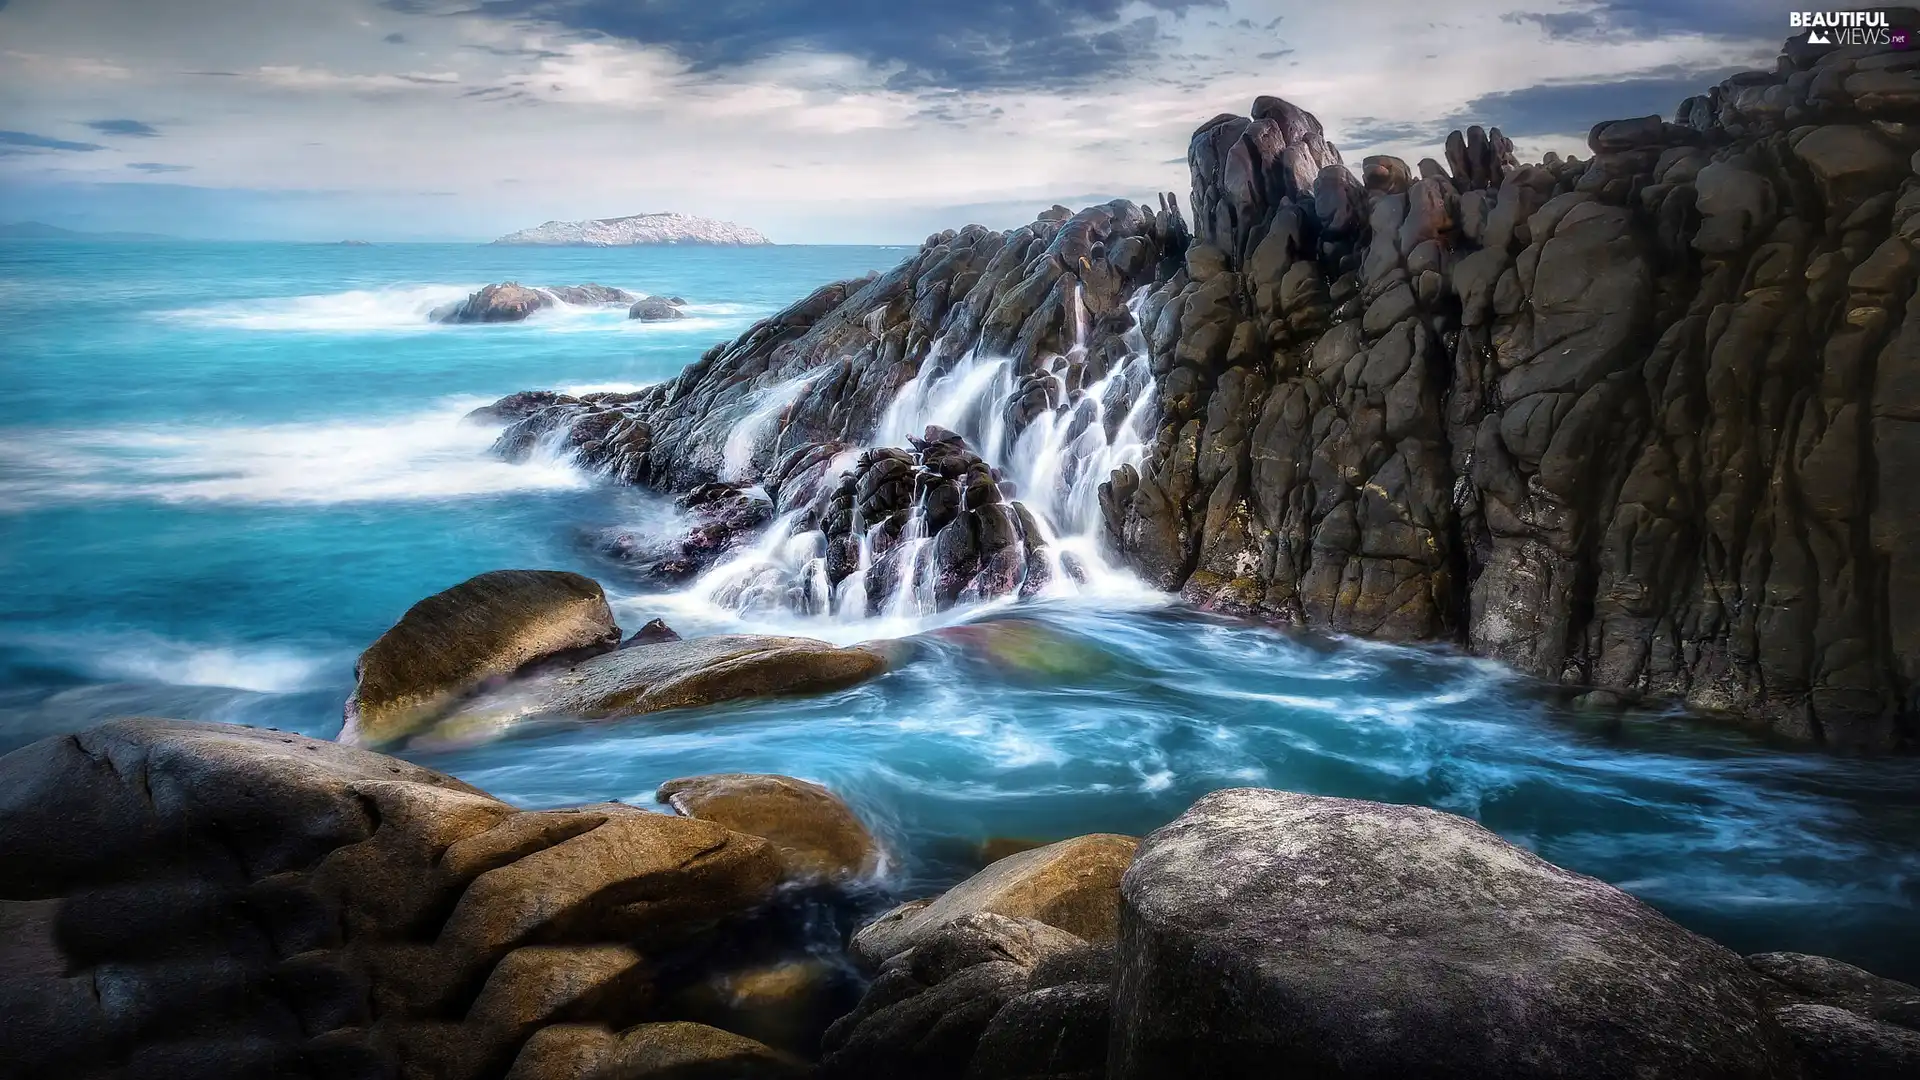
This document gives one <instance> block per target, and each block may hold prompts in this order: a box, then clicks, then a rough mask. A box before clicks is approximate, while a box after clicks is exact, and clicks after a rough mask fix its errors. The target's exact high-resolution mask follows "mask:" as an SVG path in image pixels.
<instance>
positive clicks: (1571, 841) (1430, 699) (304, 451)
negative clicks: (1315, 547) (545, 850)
mask: <svg viewBox="0 0 1920 1080" xmlns="http://www.w3.org/2000/svg"><path fill="white" fill-rule="evenodd" d="M906 254H907V251H906V249H901V248H872V247H771V248H749V249H735V250H727V249H698V248H664V249H610V250H596V249H538V248H514V247H505V248H502V247H487V246H479V245H430V244H419V245H378V246H373V247H345V246H331V245H314V244H193V243H145V244H136V243H112V244H89V243H76V242H52V243H36V242H12V243H5V244H0V576H4V579H5V581H6V587H5V592H4V598H3V599H0V751H3V750H7V749H12V748H15V747H18V746H21V745H24V744H25V743H27V742H29V741H32V740H34V739H37V738H40V737H43V736H46V735H50V734H57V733H61V732H66V731H73V730H77V729H80V728H83V727H85V726H87V725H89V724H92V723H94V722H97V721H99V720H102V719H105V718H108V717H113V716H124V715H158V716H174V717H183V718H192V719H203V720H218V721H230V722H235V723H246V724H256V725H264V726H274V727H279V728H282V729H285V730H294V731H301V732H305V733H308V734H311V735H315V736H320V737H332V736H333V735H335V734H337V733H338V731H339V729H340V725H341V704H342V702H343V701H344V700H345V698H346V696H347V695H348V693H349V692H350V690H351V689H352V686H353V662H354V657H355V656H356V654H357V653H358V652H359V651H360V650H361V649H362V648H364V647H365V646H366V645H367V644H369V643H370V642H372V641H373V640H374V639H375V638H376V637H378V636H379V634H380V633H381V632H382V631H384V630H385V629H386V628H387V627H388V626H390V625H391V624H392V623H393V622H394V620H396V619H397V618H398V617H399V616H400V614H401V613H402V612H404V611H405V610H406V608H407V607H408V606H409V605H411V604H412V603H413V602H414V601H416V600H418V599H420V598H421V597H424V596H426V595H428V594H430V593H433V592H436V591H438V590H440V589H443V588H446V587H447V586H450V585H452V584H455V583H457V582H459V581H461V580H463V579H465V578H467V577H469V576H471V575H473V574H476V573H480V572H482V571H486V570H493V569H501V568H508V567H546V568H562V569H571V570H577V571H580V572H582V573H586V574H589V575H591V576H593V577H595V578H596V579H598V580H600V581H601V582H602V583H603V584H604V585H605V586H606V588H607V591H608V593H609V594H610V596H611V598H612V600H613V603H614V608H615V611H616V613H617V614H618V615H619V616H620V621H621V625H622V626H623V627H625V628H627V629H629V630H631V629H634V628H636V627H638V626H639V625H640V624H642V623H644V622H645V621H646V620H647V619H649V618H652V617H655V616H663V617H665V618H666V619H667V620H668V621H669V622H670V623H671V624H673V625H674V626H675V627H676V628H677V629H679V630H680V632H681V633H683V634H692V633H697V632H712V631H719V630H740V629H755V630H761V629H775V630H783V631H788V632H802V633H812V634H816V635H819V636H828V637H831V638H833V639H835V640H840V641H847V642H852V641H858V640H863V639H865V638H869V637H877V636H894V635H898V634H912V633H918V632H923V631H926V630H929V629H932V628H933V627H934V625H935V624H936V623H937V624H939V625H940V626H941V627H943V629H941V630H940V632H939V633H938V634H937V635H935V636H934V637H932V638H930V639H927V640H928V641H929V644H928V646H927V647H926V648H925V649H924V650H922V653H921V655H920V657H919V658H918V659H916V660H914V661H912V662H911V663H908V664H906V665H904V666H903V667H901V668H899V669H898V670H896V671H894V672H892V673H890V674H888V675H886V676H885V677H883V678H881V679H879V680H877V681H875V682H872V683H869V684H866V685H864V686H860V687H856V688H853V689H850V690H846V691H842V692H840V693H837V694H831V695H826V696H822V697H816V698H808V699H792V700H778V701H765V702H757V703H749V704H735V705H728V706H724V707H719V708H711V709H696V710H683V711H679V712H674V713H670V714H664V715H657V716H650V717H644V718H639V719H633V720H625V721H613V722H602V723H592V724H588V723H549V724H542V725H533V726H529V727H526V728H523V729H520V730H516V731H512V732H509V733H507V734H506V735H505V736H504V737H502V738H500V739H497V740H495V741H492V742H487V743H482V744H470V745H468V744H463V745H428V746H421V747H417V748H411V749H408V750H406V751H404V753H405V755H406V756H408V757H411V758H413V759H415V760H418V761H420V762H421V763H423V764H426V765H429V766H432V767H434V768H438V769H442V770H445V771H447V772H451V773H453V774H454V775H456V776H459V777H461V778H463V779H466V780H468V781H470V782H472V783H475V784H477V785H479V786H481V787H483V788H485V789H487V790H489V791H492V792H494V793H495V794H497V795H499V796H501V797H503V798H506V799H509V800H511V801H513V802H516V803H519V804H521V805H525V806H530V807H547V806H559V805H566V804H570V803H578V802H590V801H598V800H604V799H616V798H617V799H623V800H626V801H630V802H636V803H642V804H647V803H650V802H651V798H652V792H653V790H654V788H655V787H656V786H657V785H658V784H659V783H660V782H662V781H664V780H667V779H670V778H673V777H677V776H685V775H690V774H696V773H703V772H717V771H749V772H753V771H767V772H783V773H789V774H793V775H797V776H802V777H806V778H809V779H814V780H818V781H820V782H822V783H824V784H826V785H827V786H829V787H831V788H833V789H834V790H835V791H837V792H839V793H841V794H842V795H843V796H845V797H846V798H847V799H848V800H849V801H850V802H851V803H852V804H853V805H854V806H855V807H856V808H857V809H858V810H859V811H861V813H862V814H863V815H864V816H865V817H866V818H867V819H868V820H869V821H870V822H872V823H873V824H874V826H875V827H876V831H878V832H879V833H880V834H881V835H882V836H883V837H884V838H885V839H886V841H887V842H888V844H889V846H890V848H891V849H892V851H893V853H894V856H895V859H894V865H893V867H892V869H891V870H890V874H891V877H890V884H891V885H892V887H894V888H895V889H897V890H898V891H899V892H900V893H901V894H902V895H915V894H924V893H926V892H929V891H932V890H934V889H937V888H939V887H941V886H943V885H945V884H947V883H950V882H951V881H953V880H955V879H956V878H957V877H959V876H961V875H963V874H964V873H965V872H966V869H967V867H968V865H969V861H970V860H971V859H972V858H973V852H974V850H975V848H976V847H977V845H978V844H979V843H980V842H982V841H984V840H986V839H989V838H996V837H998V838H1020V839H1029V840H1045V839H1052V838H1059V837H1064V836H1071V835H1076V834H1079V833H1085V832H1092V831H1111V832H1127V833H1136V834H1137V833H1142V832H1145V831H1147V830H1151V829H1153V828H1155V827H1157V826H1158V825H1160V824H1163V823H1165V822H1166V821H1168V820H1169V819H1171V818H1172V817H1174V816H1175V815H1177V814H1178V813H1179V812H1180V811H1181V810H1183V809H1184V808H1185V807H1186V806H1187V805H1188V804H1190V803H1191V802H1192V801H1193V800H1194V799H1195V798H1197V797H1198V796H1200V795H1202V794H1204V793H1206V792H1208V791H1211V790H1214V789H1216V788H1220V787H1229V786H1244V785H1253V786H1268V787H1280V788H1288V789H1292V790H1298V791H1307V792H1314V793H1320V794H1330V795H1343V796H1352V797H1360V798H1369V799H1380V800H1386V801H1392V802H1406V803H1421V804H1425V805H1430V806H1436V807H1440V808H1442V809H1446V810H1451V811H1454V812H1457V813H1462V814H1467V815H1470V816H1472V817H1475V818H1477V819H1478V820H1480V821H1482V822H1483V823H1485V824H1486V825H1487V826H1488V827H1490V828H1492V829H1494V830H1496V831H1498V832H1499V833H1501V834H1502V835H1504V836H1506V837H1507V838H1508V839H1510V840H1513V841H1515V842H1517V843H1519V844H1522V845H1524V846H1526V847H1528V848H1531V849H1533V850H1535V851H1537V852H1539V853H1540V854H1542V855H1543V856H1545V857H1547V858H1549V859H1551V860H1553V861H1555V862H1557V863H1560V864H1562V865H1565V866H1568V867H1571V868H1573V869H1575V870H1578V871H1581V872H1584V873H1588V874H1592V875H1594V876H1596V877H1600V878H1603V879H1605V880H1608V881H1611V882H1614V883H1615V884H1618V885H1620V886H1621V887H1623V888H1625V889H1628V890H1629V891H1631V892H1633V893H1635V894H1636V895H1639V896H1640V897H1642V898H1644V899H1646V900H1648V901H1649V902H1651V903H1653V904H1654V905H1656V906H1658V907H1660V908H1661V909H1662V910H1664V911H1666V912H1668V913H1669V914H1671V915H1673V916H1674V917H1675V918H1677V919H1679V920H1680V921H1681V922H1683V923H1685V924H1686V925H1689V926H1691V927H1693V928H1694V929H1697V930H1700V931H1702V932H1705V933H1708V934H1710V935H1712V936H1714V937H1716V938H1718V939H1719V940H1721V941H1723V942H1725V943H1727V944H1728V945H1730V946H1732V947H1734V948H1736V949H1740V950H1742V951H1759V950H1771V949H1793V950H1801V951H1809V952H1817V953H1824V954H1828V955H1833V956H1838V957H1841V958H1843V959H1847V960H1851V961H1853V962H1856V963H1861V964H1863V965H1865V966H1868V967H1870V968H1872V969H1873V970H1875V971H1877V972H1880V973H1882V974H1885V975H1889V976H1893V977H1897V978H1905V979H1908V980H1913V979H1916V978H1920V935H1915V934H1914V933H1913V931H1912V927H1913V926H1914V925H1915V915H1916V912H1917V910H1920V762H1915V761H1913V760H1911V759H1877V760H1876V759H1850V758H1842V757H1836V756H1831V755H1827V754H1822V753H1809V752H1805V751H1803V750H1799V749H1796V748H1793V747H1790V746H1783V745H1780V744H1778V743H1774V742H1770V741H1766V740H1764V739H1761V738H1759V737H1755V736H1752V735H1749V734H1746V733H1743V732H1741V731H1737V730H1734V729H1732V728H1729V727H1726V726H1723V725H1716V724H1712V723H1705V722H1699V721H1695V720H1692V719H1689V718H1685V717H1679V716H1637V717H1627V718H1624V719H1622V718H1617V717H1605V716H1596V715H1593V714H1588V713H1583V712H1581V711H1579V710H1576V709H1574V708H1572V707H1570V706H1569V705H1568V704H1567V699H1566V697H1565V695H1564V694H1562V693H1559V692H1556V691H1553V690H1551V689H1550V688H1544V687H1540V686H1537V685H1535V684H1532V683H1530V682H1528V681H1527V680H1524V679H1521V678H1519V677H1517V676H1515V675H1514V674H1513V673H1511V672H1509V671H1507V670H1505V669H1504V668H1502V667H1500V666H1499V665H1497V664H1493V663H1490V662H1487V661H1483V660H1478V659H1475V658H1472V657H1467V656H1463V655H1460V654H1459V653H1457V652H1455V651H1452V650H1448V649H1440V648H1434V649H1417V648H1403V647H1397V646H1387V645H1381V644H1373V643H1367V642H1359V641H1351V640H1341V639H1330V638H1320V637H1316V636H1312V635H1296V634H1287V633H1282V632H1279V631H1275V630H1269V629H1263V628H1259V627H1253V626H1248V625H1244V624H1239V623H1235V622H1232V621H1228V620H1222V619H1216V618H1212V617H1207V616H1203V615H1200V614H1198V613H1194V612H1190V611H1186V610H1184V609H1182V608H1180V607H1179V606H1178V605H1176V604H1173V603H1171V602H1170V601H1169V600H1168V599H1167V598H1165V597H1160V596H1157V595H1154V594H1152V593H1150V592H1148V591H1147V590H1145V589H1144V588H1141V587H1139V586H1138V585H1137V584H1134V583H1130V582H1129V581H1127V580H1125V579H1124V576H1115V577H1114V579H1112V580H1108V581H1106V582H1105V583H1104V585H1105V587H1103V588H1100V589H1095V590H1091V591H1090V592H1089V593H1088V594H1087V595H1082V596H1078V597H1066V598H1049V599H1044V600H1040V601H1035V602H1030V603H1026V604H1021V605H1004V604H1003V605H999V606H996V607H995V608H993V609H992V610H990V611H985V612H979V611H976V612H959V613H949V614H947V615H944V616H940V617H938V618H937V619H929V618H920V619H914V618H911V617H905V618H898V619H893V620H889V621H887V622H886V623H885V624H884V625H882V624H863V623H861V622H859V621H852V622H848V621H844V620H836V621H812V622H807V621H804V620H798V619H794V620H789V621H787V622H784V623H783V622H779V621H778V620H774V621H771V622H769V621H765V620H762V621H757V622H752V623H746V622H743V621H742V618H741V617H740V616H737V615H733V614H731V613H730V612H728V611H727V610H725V609H723V608H721V607H719V606H716V605H715V604H713V603H711V602H709V601H708V599H707V598H706V597H705V596H704V595H703V594H701V593H700V592H699V591H698V590H697V589H691V590H684V591H682V592H679V593H674V594H667V595H661V594H657V593H650V592H649V591H648V590H647V589H646V588H644V587H642V586H641V585H639V584H638V583H637V582H636V581H633V580H631V579H626V578H623V576H622V574H623V570H622V568H621V566H620V565H619V564H618V563H615V562H613V561H611V560H609V559H607V558H605V557H604V556H602V555H601V554H599V544H598V541H599V539H600V538H601V537H603V536H604V535H606V534H607V532H608V531H609V530H616V529H629V530H631V529H664V528H669V527H670V526H671V523H672V521H673V520H674V511H673V509H672V507H671V505H670V503H668V502H666V501H665V500H662V499H661V498H659V497H657V496H653V495H650V494H648V493H646V492H642V491H638V490H634V489H630V488H620V487H615V486H612V485H609V484H607V483H605V482H604V481H602V480H601V479H600V478H598V477H596V476H594V475H591V474H589V473H587V472H585V471H583V470H581V469H580V468H578V467H576V466H575V465H574V464H573V463H572V462H570V461H568V460H566V459H565V458H563V457H559V456H556V455H553V454H548V455H546V456H540V457H536V458H535V460H532V461H529V462H526V463H523V464H517V465H510V464H507V463H504V462H502V461H499V460H496V459H494V458H492V457H491V456H490V455H489V454H488V447H489V446H490V444H491V443H492V441H493V438H494V436H495V434H496V429H495V428H491V427H488V426H485V425H482V424H475V423H470V422H467V421H465V420H464V419H463V417H465V415H466V414H467V413H468V412H469V411H471V410H472V409H473V408H475V407H476V406H478V405H481V404H484V403H486V402H488V401H491V400H493V399H495V398H497V397H500V396H502V395H504V394H507V393H511V392H513V391H516V390H521V389H529V388H551V389H560V390H567V391H572V392H582V391H585V390H589V389H627V388H633V387H638V386H641V385H645V384H647V383H650V382H655V381H658V380H661V379H665V378H669V377H671V376H672V375H673V373H674V372H676V371H677V370H678V369H679V368H680V367H682V366H683V365H685V364H686V363H688V362H690V361H692V360H693V359H695V358H696V357H698V356H699V354H700V353H701V352H702V351H703V350H704V349H706V348H707V347H709V346H711V345H712V344H713V343H715V342H717V341H721V340H725V339H730V338H732V337H733V336H735V335H736V334H738V333H739V332H741V331H742V330H744V329H745V328H746V327H747V326H748V325H750V324H751V323H752V322H753V321H754V320H755V319H757V318H760V317H762V316H765V315H768V314H771V313H773V312H775V311H777V310H778V309H779V308H781V307H782V306H784V305H785V304H787V303H789V302H791V301H793V300H795V299H798V298H799V297H801V296H802V295H804V294H806V293H807V292H808V291H810V290H811V289H813V288H814V287H816V286H818V285H820V284H822V283H824V282H826V281H829V280H833V279H837V278H843V277H849V276H853V275H856V274H860V273H864V272H866V271H869V270H883V269H885V268H887V267H889V266H891V265H893V264H894V263H896V262H898V261H899V260H900V259H902V258H903V257H905V255H906ZM503 280H517V281H520V282H523V283H526V284H534V285H573V284H580V283H585V282H598V283H601V284H606V285H615V286H620V287H622V288H626V289H628V290H630V291H633V292H636V293H661V294H668V295H676V296H681V297H684V298H686V300H687V301H688V308H687V310H688V311H689V312H690V313H691V316H692V317H690V318H688V319H685V320H681V321H677V322H671V323H637V322H630V321H628V320H627V319H626V318H625V312H624V311H623V310H621V309H619V308H612V309H569V308H562V309H558V310H554V311H549V312H543V313H541V314H539V315H536V316H535V317H534V318H533V319H531V320H529V321H528V322H526V323H523V324H515V325H504V326H442V325H436V324H433V323H431V322H430V321H429V320H428V319H427V312H428V311H430V310H431V309H432V308H434V307H435V306H438V305H440V304H443V303H446V302H449V301H452V300H457V299H459V298H461V297H463V296H464V295H466V294H467V293H468V292H470V291H472V290H473V289H475V288H478V287H479V286H480V285H483V284H485V283H487V282H492V281H503Z"/></svg>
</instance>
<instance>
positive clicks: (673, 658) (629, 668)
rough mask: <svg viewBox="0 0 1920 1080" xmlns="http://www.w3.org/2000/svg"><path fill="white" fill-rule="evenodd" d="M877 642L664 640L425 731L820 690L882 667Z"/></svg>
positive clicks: (541, 679)
mask: <svg viewBox="0 0 1920 1080" xmlns="http://www.w3.org/2000/svg"><path fill="white" fill-rule="evenodd" d="M886 670H887V658H886V656H885V655H884V654H883V653H882V652H880V651H879V650H875V649H870V648H866V647H864V646H854V647H851V648H845V647H841V646H838V645H833V644H830V643H828V642H825V641H816V640H814V639H812V638H796V637H772V636H766V635H756V634H720V635H716V636H713V637H703V638H693V639H691V640H681V639H678V638H675V639H673V640H658V641H654V642H651V643H648V644H645V645H643V646H641V647H636V648H631V649H618V650H617V651H614V652H610V653H606V654H605V655H600V656H595V657H592V658H591V659H588V660H583V661H581V662H580V663H578V664H575V665H573V666H571V667H568V668H566V669H564V670H552V671H548V672H545V673H542V674H539V675H537V676H534V677H531V678H527V679H523V680H519V681H517V682H514V683H510V684H508V685H505V686H503V687H501V688H500V689H499V690H497V691H495V692H493V693H490V694H487V695H484V696H482V697H479V698H476V699H474V700H472V701H470V702H468V703H466V704H464V705H462V706H461V707H460V708H459V709H458V710H457V711H455V712H453V713H452V714H451V715H449V716H447V717H446V718H445V719H443V720H442V721H440V722H439V723H438V724H436V725H435V726H434V728H433V730H432V731H431V733H430V735H429V736H425V737H426V738H427V740H428V741H429V742H430V743H432V744H434V745H462V744H466V743H471V742H476V741H482V740H485V739H489V738H493V737H496V736H498V735H499V734H501V733H502V732H503V731H504V730H506V729H507V728H509V727H510V726H511V725H513V724H514V723H516V722H518V721H520V720H522V719H524V718H526V717H531V716H567V717H576V718H580V719H588V720H613V719H620V718H624V717H631V716H643V715H646V714H648V713H655V712H661V711H663V710H667V709H683V708H693V707H697V706H702V705H713V704H718V703H720V702H723V701H737V700H741V699H747V698H764V697H777V696H782V695H787V694H817V693H826V692H828V691H832V690H839V689H843V688H845V687H848V686H852V685H854V684H856V683H859V682H863V681H865V680H867V679H871V678H874V677H875V676H878V675H881V674H883V673H884V672H885V671H886Z"/></svg>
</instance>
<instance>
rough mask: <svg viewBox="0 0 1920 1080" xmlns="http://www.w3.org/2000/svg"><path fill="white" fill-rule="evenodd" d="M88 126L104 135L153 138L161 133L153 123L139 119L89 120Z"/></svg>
mask: <svg viewBox="0 0 1920 1080" xmlns="http://www.w3.org/2000/svg"><path fill="white" fill-rule="evenodd" d="M87 126H88V127H90V128H92V129H93V130H95V131H97V132H99V133H100V134H102V135H128V136H133V137H136V138H141V139H151V138H153V137H155V136H157V135H159V134H160V130H159V129H158V128H156V127H154V126H153V125H152V124H145V123H142V122H140V121H138V120H89V121H87Z"/></svg>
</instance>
